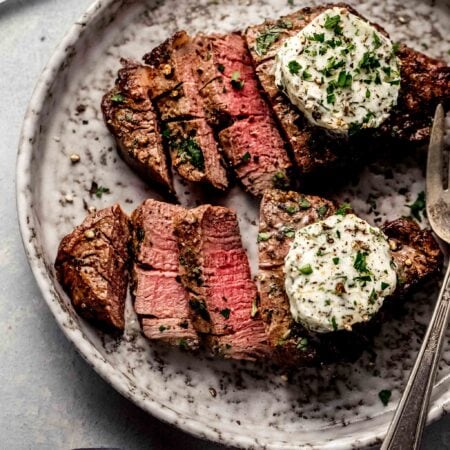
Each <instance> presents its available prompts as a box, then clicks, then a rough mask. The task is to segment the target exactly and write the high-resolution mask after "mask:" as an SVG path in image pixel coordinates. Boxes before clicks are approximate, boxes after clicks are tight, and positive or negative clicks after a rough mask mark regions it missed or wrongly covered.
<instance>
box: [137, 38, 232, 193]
mask: <svg viewBox="0 0 450 450" xmlns="http://www.w3.org/2000/svg"><path fill="white" fill-rule="evenodd" d="M144 61H145V62H146V63H147V64H149V66H150V68H151V69H150V70H151V72H152V76H151V81H152V83H151V86H150V89H149V91H148V93H149V96H150V98H151V100H152V101H153V103H154V104H155V106H156V108H157V110H158V112H159V115H160V119H161V121H162V122H163V123H164V125H163V127H164V129H165V130H167V132H163V134H164V135H166V134H169V136H167V137H168V138H167V140H166V141H167V144H168V145H167V147H168V151H169V152H170V154H171V157H172V165H173V167H174V168H175V169H176V170H177V172H178V173H179V174H180V176H181V177H182V178H184V179H186V180H188V181H191V182H205V183H210V184H211V185H212V186H214V187H215V188H217V189H219V190H225V189H226V188H227V187H228V181H227V176H226V171H225V168H224V166H223V165H222V159H221V155H220V151H219V148H218V146H217V143H216V140H215V136H214V132H213V129H212V128H211V127H210V125H209V123H208V122H207V120H206V114H205V110H204V105H203V100H202V98H201V96H200V94H199V92H198V85H197V80H196V78H195V75H194V70H196V69H197V67H198V65H199V60H198V57H197V55H196V52H195V46H194V44H193V42H192V39H191V38H190V37H189V36H188V34H187V33H186V32H184V31H179V32H177V33H175V34H174V35H173V36H172V37H171V38H169V39H167V40H166V41H165V42H163V43H162V44H161V45H160V46H158V47H156V48H155V49H154V50H152V51H151V52H150V53H148V54H146V55H145V56H144ZM183 143H184V144H183ZM174 144H176V147H175V145H174ZM179 144H183V145H185V146H186V148H185V149H184V151H182V152H180V145H179ZM186 150H189V151H190V153H195V155H194V157H192V155H190V153H189V152H187V151H186Z"/></svg>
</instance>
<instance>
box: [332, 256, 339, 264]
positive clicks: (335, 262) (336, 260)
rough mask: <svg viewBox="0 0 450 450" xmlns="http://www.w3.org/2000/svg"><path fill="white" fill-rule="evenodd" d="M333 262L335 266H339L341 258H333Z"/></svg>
mask: <svg viewBox="0 0 450 450" xmlns="http://www.w3.org/2000/svg"><path fill="white" fill-rule="evenodd" d="M333 263H334V265H335V266H337V265H338V264H339V258H337V257H336V258H333Z"/></svg>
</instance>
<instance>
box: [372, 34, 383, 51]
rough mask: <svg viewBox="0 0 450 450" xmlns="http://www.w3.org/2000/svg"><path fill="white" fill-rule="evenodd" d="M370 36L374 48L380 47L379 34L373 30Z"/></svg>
mask: <svg viewBox="0 0 450 450" xmlns="http://www.w3.org/2000/svg"><path fill="white" fill-rule="evenodd" d="M372 38H373V46H374V47H375V50H376V49H377V48H380V47H381V39H380V36H378V34H377V33H375V32H374V33H373V36H372Z"/></svg>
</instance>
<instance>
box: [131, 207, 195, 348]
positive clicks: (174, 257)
mask: <svg viewBox="0 0 450 450" xmlns="http://www.w3.org/2000/svg"><path fill="white" fill-rule="evenodd" d="M183 211H184V209H183V208H182V207H181V206H177V205H171V204H169V203H163V202H158V201H156V200H152V199H149V200H146V201H145V202H144V203H143V204H142V205H141V206H139V207H138V208H137V209H136V210H135V211H134V212H133V214H132V216H131V220H132V226H133V234H132V238H133V241H132V242H133V249H134V251H133V253H134V266H133V271H132V277H133V289H132V291H133V297H134V309H135V311H136V314H137V315H138V317H139V318H140V321H141V323H142V329H143V333H144V335H145V336H146V337H147V338H148V339H156V340H160V341H163V342H168V343H170V344H172V345H180V346H182V347H183V348H190V349H196V348H197V347H198V345H199V339H198V335H197V333H196V331H195V330H194V328H193V325H192V321H191V319H190V312H189V307H188V294H187V292H186V290H185V289H184V287H183V286H182V285H181V283H180V281H179V277H178V257H179V254H178V247H177V242H176V238H175V235H174V226H173V217H174V216H175V215H176V214H179V213H181V212H183Z"/></svg>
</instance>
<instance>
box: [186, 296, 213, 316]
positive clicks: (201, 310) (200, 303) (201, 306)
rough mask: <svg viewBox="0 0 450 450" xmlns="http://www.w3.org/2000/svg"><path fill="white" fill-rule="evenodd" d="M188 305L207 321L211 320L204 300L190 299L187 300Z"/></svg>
mask: <svg viewBox="0 0 450 450" xmlns="http://www.w3.org/2000/svg"><path fill="white" fill-rule="evenodd" d="M189 306H190V307H191V308H192V309H193V310H194V311H195V312H196V313H197V314H198V315H199V316H200V317H201V318H202V319H203V320H206V321H207V322H209V321H210V320H211V316H210V315H209V312H208V310H207V309H206V305H205V302H204V300H198V299H195V298H194V299H192V300H189Z"/></svg>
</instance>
